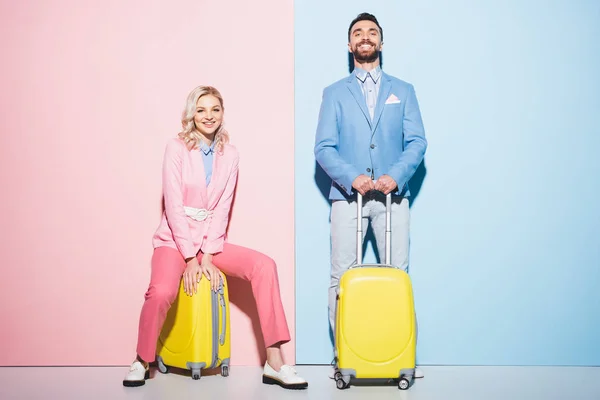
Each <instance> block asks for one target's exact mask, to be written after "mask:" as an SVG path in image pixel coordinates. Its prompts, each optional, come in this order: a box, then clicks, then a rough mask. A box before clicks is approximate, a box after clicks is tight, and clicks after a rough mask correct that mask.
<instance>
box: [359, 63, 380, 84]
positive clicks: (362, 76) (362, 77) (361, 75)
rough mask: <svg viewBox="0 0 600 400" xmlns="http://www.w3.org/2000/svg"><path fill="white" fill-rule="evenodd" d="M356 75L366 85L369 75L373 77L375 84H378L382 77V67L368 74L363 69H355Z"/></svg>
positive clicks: (377, 67)
mask: <svg viewBox="0 0 600 400" xmlns="http://www.w3.org/2000/svg"><path fill="white" fill-rule="evenodd" d="M354 74H355V75H356V77H357V78H358V79H359V80H360V81H361V82H362V83H365V80H366V79H367V77H368V76H369V74H370V75H371V79H373V82H375V83H377V81H378V80H379V78H380V77H381V66H380V65H378V66H376V67H375V68H374V69H372V70H371V71H369V72H367V71H365V70H364V69H362V68H355V69H354Z"/></svg>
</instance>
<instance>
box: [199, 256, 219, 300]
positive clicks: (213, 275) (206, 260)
mask: <svg viewBox="0 0 600 400" xmlns="http://www.w3.org/2000/svg"><path fill="white" fill-rule="evenodd" d="M200 267H201V268H202V273H203V274H204V275H206V278H207V279H208V280H209V281H210V286H211V289H212V290H214V291H215V292H216V291H217V290H219V285H220V284H221V273H220V271H219V269H218V268H217V267H215V265H214V264H213V263H212V254H204V256H203V257H202V265H201V266H200Z"/></svg>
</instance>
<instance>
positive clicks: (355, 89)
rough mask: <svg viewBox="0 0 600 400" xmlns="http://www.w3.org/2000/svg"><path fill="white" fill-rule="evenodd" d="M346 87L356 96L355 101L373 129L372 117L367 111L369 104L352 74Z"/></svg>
mask: <svg viewBox="0 0 600 400" xmlns="http://www.w3.org/2000/svg"><path fill="white" fill-rule="evenodd" d="M346 86H348V89H349V90H350V93H352V96H354V100H356V102H357V103H358V105H359V107H360V109H361V111H362V113H363V115H364V116H365V118H366V120H367V122H368V124H369V127H370V128H371V129H373V125H372V124H371V116H370V115H369V110H367V103H365V97H364V96H363V94H362V91H361V90H360V86H358V82H356V76H355V75H354V74H351V75H350V77H349V78H348V80H347V81H346Z"/></svg>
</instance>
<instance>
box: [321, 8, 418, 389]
mask: <svg viewBox="0 0 600 400" xmlns="http://www.w3.org/2000/svg"><path fill="white" fill-rule="evenodd" d="M382 49H383V29H382V28H381V26H380V25H379V22H378V21H377V18H375V16H373V15H372V14H368V13H363V14H360V15H358V16H357V17H356V18H355V19H354V20H353V21H352V22H351V23H350V27H349V29H348V50H349V52H350V53H352V54H353V56H354V70H353V72H352V73H351V74H350V76H348V77H346V78H344V79H341V80H339V81H337V82H335V83H333V84H332V85H330V86H328V87H326V88H325V89H324V91H323V97H322V103H321V109H320V112H319V120H318V124H317V132H316V138H315V147H314V153H315V158H316V160H317V162H318V163H319V165H320V166H321V167H322V168H323V170H324V171H325V172H326V173H327V174H328V175H329V177H330V178H331V179H332V183H331V189H330V192H329V199H330V200H331V202H332V205H331V284H330V288H329V319H330V325H331V328H332V329H333V330H334V332H335V306H336V297H337V293H336V290H337V288H338V284H339V280H340V277H341V276H342V274H343V273H344V272H345V271H346V270H348V268H349V267H351V266H352V265H354V264H355V263H356V260H357V240H358V239H357V208H356V207H357V198H356V192H358V193H360V194H361V195H362V196H363V199H364V201H363V208H362V218H363V219H362V221H361V223H362V226H363V229H362V232H363V241H364V234H365V233H366V232H367V229H366V228H367V225H368V224H369V222H370V223H371V226H372V229H373V233H374V235H375V239H376V242H377V248H378V251H379V254H385V225H386V212H385V196H386V195H387V194H388V193H391V194H392V206H391V232H392V234H391V264H392V265H394V266H395V267H398V268H401V269H403V270H405V271H406V272H408V264H409V257H408V255H409V220H410V215H409V214H410V212H409V197H410V190H409V187H408V181H409V179H410V178H411V177H412V176H413V174H414V173H415V171H416V170H417V167H418V166H419V164H420V163H421V161H422V160H423V157H424V155H425V150H426V148H427V140H426V139H425V131H424V127H423V122H422V120H421V112H420V110H419V105H418V102H417V98H416V95H415V90H414V87H413V86H412V84H410V83H407V82H405V81H402V80H400V79H397V78H395V77H393V76H391V75H388V74H386V73H385V72H383V71H382V69H381V65H380V53H381V51H382ZM361 245H362V242H361ZM381 306H382V307H393V306H394V305H393V304H382V305H381ZM419 377H423V373H422V372H421V370H420V369H418V368H417V370H416V371H415V378H419Z"/></svg>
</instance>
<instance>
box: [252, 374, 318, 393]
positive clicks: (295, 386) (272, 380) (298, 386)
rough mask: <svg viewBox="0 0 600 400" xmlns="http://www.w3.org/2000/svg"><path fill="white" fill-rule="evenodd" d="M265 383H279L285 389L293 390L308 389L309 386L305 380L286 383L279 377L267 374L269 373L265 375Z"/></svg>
mask: <svg viewBox="0 0 600 400" xmlns="http://www.w3.org/2000/svg"><path fill="white" fill-rule="evenodd" d="M262 378H263V383H264V384H266V385H279V386H281V387H282V388H284V389H292V390H299V389H306V388H307V387H308V382H304V383H284V382H282V381H280V380H279V379H275V378H273V377H271V376H267V375H263V377H262Z"/></svg>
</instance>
